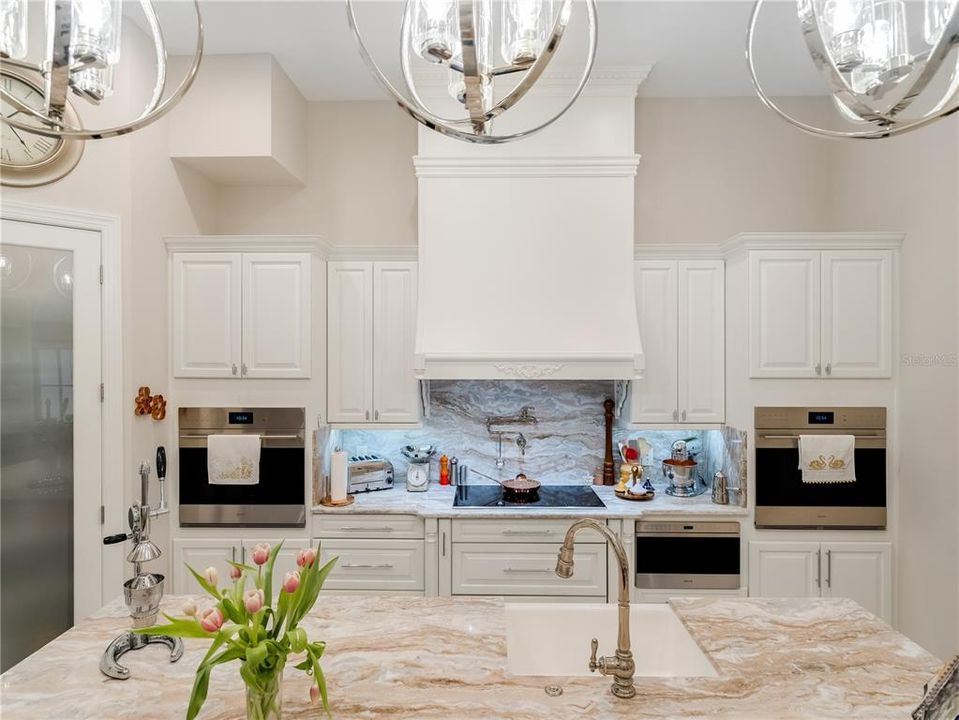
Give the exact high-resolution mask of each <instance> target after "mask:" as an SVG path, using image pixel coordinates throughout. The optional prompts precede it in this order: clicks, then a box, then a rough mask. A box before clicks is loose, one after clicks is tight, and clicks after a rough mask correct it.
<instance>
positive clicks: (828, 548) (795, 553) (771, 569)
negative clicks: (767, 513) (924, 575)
mask: <svg viewBox="0 0 959 720" xmlns="http://www.w3.org/2000/svg"><path fill="white" fill-rule="evenodd" d="M749 594H750V595H751V596H755V597H846V598H851V599H852V600H855V601H856V602H858V603H859V604H860V605H862V606H863V607H864V608H866V609H867V610H869V611H870V612H871V613H873V614H874V615H877V616H878V617H881V618H882V619H883V620H885V621H886V622H892V616H893V613H892V545H891V544H890V543H883V542H861V543H859V542H828V543H816V542H778V541H777V542H771V541H770V542H766V541H762V542H758V541H757V542H751V543H749Z"/></svg>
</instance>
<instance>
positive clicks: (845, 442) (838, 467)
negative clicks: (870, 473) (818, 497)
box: [799, 435, 856, 483]
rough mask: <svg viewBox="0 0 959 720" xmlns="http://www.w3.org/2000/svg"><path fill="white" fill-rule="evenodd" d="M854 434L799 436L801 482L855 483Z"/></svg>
mask: <svg viewBox="0 0 959 720" xmlns="http://www.w3.org/2000/svg"><path fill="white" fill-rule="evenodd" d="M855 453H856V437H855V436H854V435H800V436H799V469H800V470H802V481H803V482H804V483H851V482H856V454H855Z"/></svg>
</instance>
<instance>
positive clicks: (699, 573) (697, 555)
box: [635, 520, 742, 590]
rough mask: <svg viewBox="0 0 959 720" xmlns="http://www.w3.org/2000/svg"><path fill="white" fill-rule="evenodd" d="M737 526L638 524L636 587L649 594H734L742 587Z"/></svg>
mask: <svg viewBox="0 0 959 720" xmlns="http://www.w3.org/2000/svg"><path fill="white" fill-rule="evenodd" d="M739 530H740V528H739V523H738V522H716V521H708V522H664V521H658V520H638V521H637V522H636V550H635V552H636V557H635V567H636V577H635V584H636V587H638V588H642V589H647V590H738V589H739V588H740V587H741V585H742V575H741V567H740V564H741V557H742V546H741V542H740V532H739Z"/></svg>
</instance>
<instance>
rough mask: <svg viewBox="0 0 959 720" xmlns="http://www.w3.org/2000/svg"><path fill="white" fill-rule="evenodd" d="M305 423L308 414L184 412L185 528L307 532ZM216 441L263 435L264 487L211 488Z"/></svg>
mask: <svg viewBox="0 0 959 720" xmlns="http://www.w3.org/2000/svg"><path fill="white" fill-rule="evenodd" d="M305 418H306V411H305V409H304V408H224V407H220V408H212V407H207V408H180V411H179V413H178V420H179V461H180V462H179V465H180V467H179V481H178V489H179V495H178V500H179V514H180V525H181V526H185V527H186V526H193V527H224V526H226V527H304V526H305V525H306V475H305V468H306V438H305ZM210 435H259V436H260V441H261V449H260V481H259V483H258V484H256V485H211V484H210V483H209V478H208V475H207V438H208V437H209V436H210Z"/></svg>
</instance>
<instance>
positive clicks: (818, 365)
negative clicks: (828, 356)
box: [816, 363, 822, 375]
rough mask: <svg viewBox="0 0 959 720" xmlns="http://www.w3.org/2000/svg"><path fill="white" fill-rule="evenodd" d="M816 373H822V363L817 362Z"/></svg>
mask: <svg viewBox="0 0 959 720" xmlns="http://www.w3.org/2000/svg"><path fill="white" fill-rule="evenodd" d="M816 374H817V375H822V363H816Z"/></svg>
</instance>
